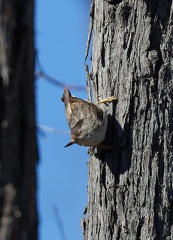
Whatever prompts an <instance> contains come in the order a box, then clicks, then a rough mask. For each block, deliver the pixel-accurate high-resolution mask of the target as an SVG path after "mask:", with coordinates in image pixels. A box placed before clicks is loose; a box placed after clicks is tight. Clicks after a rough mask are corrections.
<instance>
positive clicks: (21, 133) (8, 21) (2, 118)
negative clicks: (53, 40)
mask: <svg viewBox="0 0 173 240" xmlns="http://www.w3.org/2000/svg"><path fill="white" fill-rule="evenodd" d="M33 8H34V2H33V1H29V0H26V1H20V0H19V1H17V0H15V1H12V0H2V1H1V2H0V239H1V240H20V239H22V240H34V239H35V240H36V239H37V210H36V171H35V170H36V164H37V144H36V124H35V97H34V32H33Z"/></svg>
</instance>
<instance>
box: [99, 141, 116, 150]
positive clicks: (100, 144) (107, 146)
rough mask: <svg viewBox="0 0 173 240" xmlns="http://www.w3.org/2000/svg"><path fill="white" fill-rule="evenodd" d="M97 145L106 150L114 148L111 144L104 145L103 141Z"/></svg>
mask: <svg viewBox="0 0 173 240" xmlns="http://www.w3.org/2000/svg"><path fill="white" fill-rule="evenodd" d="M97 147H99V148H102V149H104V150H106V151H111V150H112V149H113V148H114V147H112V146H109V145H105V144H103V143H99V144H98V145H97Z"/></svg>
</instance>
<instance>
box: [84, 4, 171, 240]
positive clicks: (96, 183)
mask: <svg viewBox="0 0 173 240" xmlns="http://www.w3.org/2000/svg"><path fill="white" fill-rule="evenodd" d="M90 17H91V22H90V33H89V38H88V39H89V40H88V45H87V54H86V57H87V55H88V48H89V45H90V41H91V39H92V65H91V68H90V72H89V74H88V87H89V86H90V84H91V86H92V93H93V96H94V99H95V100H96V101H97V100H98V98H99V97H100V98H105V97H109V96H112V95H115V96H117V97H118V99H119V102H118V104H117V106H116V108H115V106H114V105H113V104H110V106H109V111H108V113H109V115H108V117H109V125H108V130H107V135H106V139H105V143H106V144H109V145H111V146H114V149H113V150H112V151H110V152H108V151H105V150H100V149H97V150H95V152H94V154H91V155H90V159H89V163H88V170H89V175H88V204H87V210H86V211H85V212H86V216H85V217H84V218H83V219H82V221H81V225H82V228H83V235H84V239H85V240H112V239H113V240H114V239H117V240H119V239H123V240H128V239H130V240H134V239H141V240H144V239H149V240H152V239H159V240H163V239H166V240H168V239H169V240H171V239H173V2H172V0H167V1H164V0H133V1H132V0H124V1H116V0H115V1H106V0H92V5H91V12H90ZM91 34H92V36H91ZM89 96H92V94H91V93H90V94H89ZM105 109H106V106H105Z"/></svg>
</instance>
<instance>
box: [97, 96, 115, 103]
mask: <svg viewBox="0 0 173 240" xmlns="http://www.w3.org/2000/svg"><path fill="white" fill-rule="evenodd" d="M110 102H118V98H117V97H115V96H112V97H108V98H105V99H103V100H101V101H99V102H97V104H100V103H110Z"/></svg>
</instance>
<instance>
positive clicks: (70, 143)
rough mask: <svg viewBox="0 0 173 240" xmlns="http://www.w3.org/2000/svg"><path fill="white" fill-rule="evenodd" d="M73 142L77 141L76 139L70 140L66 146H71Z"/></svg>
mask: <svg viewBox="0 0 173 240" xmlns="http://www.w3.org/2000/svg"><path fill="white" fill-rule="evenodd" d="M73 143H75V141H71V142H69V143H68V144H67V145H65V146H64V147H69V146H71V145H72V144H73Z"/></svg>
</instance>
